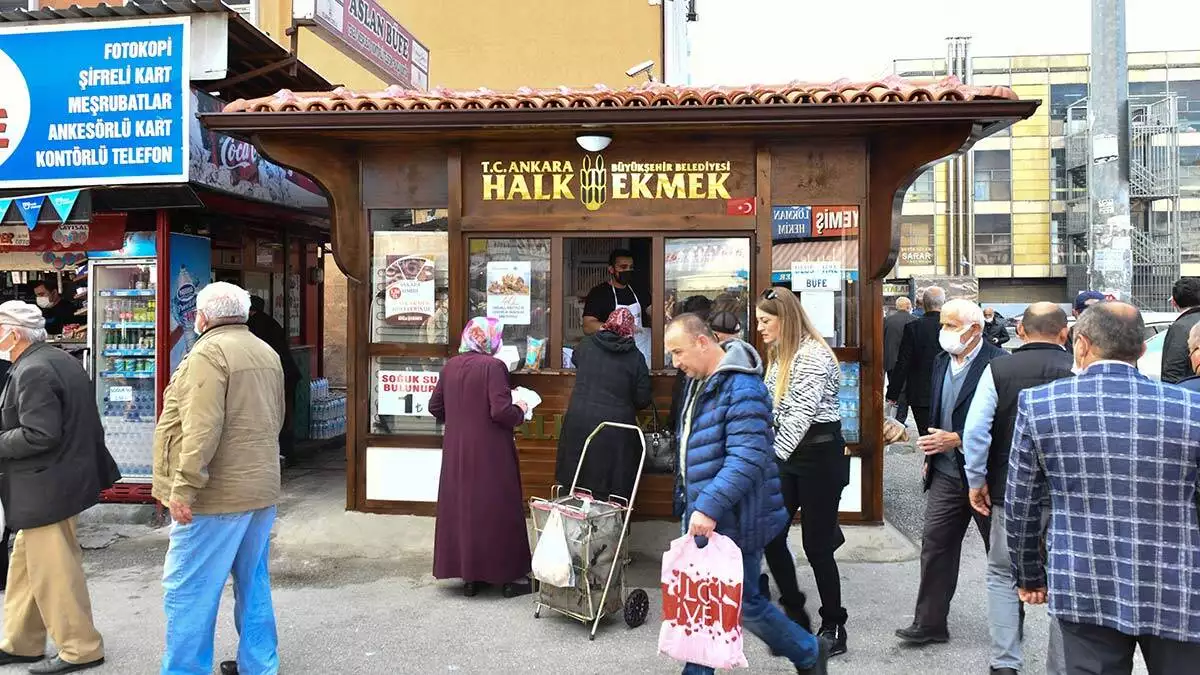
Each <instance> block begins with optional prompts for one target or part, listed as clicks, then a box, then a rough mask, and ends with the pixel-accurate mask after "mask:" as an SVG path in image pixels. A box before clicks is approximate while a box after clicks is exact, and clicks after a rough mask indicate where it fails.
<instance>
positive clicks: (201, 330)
mask: <svg viewBox="0 0 1200 675" xmlns="http://www.w3.org/2000/svg"><path fill="white" fill-rule="evenodd" d="M204 328H208V326H205V327H204ZM204 328H201V327H200V315H199V314H196V320H195V321H194V322H192V330H194V331H196V335H204Z"/></svg>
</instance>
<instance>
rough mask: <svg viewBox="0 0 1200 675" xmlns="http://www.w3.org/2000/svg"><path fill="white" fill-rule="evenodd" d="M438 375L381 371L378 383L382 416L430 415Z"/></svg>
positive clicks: (378, 397)
mask: <svg viewBox="0 0 1200 675" xmlns="http://www.w3.org/2000/svg"><path fill="white" fill-rule="evenodd" d="M437 383H438V374H437V373H430V372H425V371H410V370H381V371H379V377H378V382H377V392H378V394H377V398H376V400H377V401H378V403H379V414H380V415H399V416H405V417H411V416H418V415H426V416H428V415H429V397H430V396H432V395H433V390H434V388H435V387H437Z"/></svg>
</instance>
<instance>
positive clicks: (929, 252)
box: [899, 216, 934, 265]
mask: <svg viewBox="0 0 1200 675" xmlns="http://www.w3.org/2000/svg"><path fill="white" fill-rule="evenodd" d="M933 249H934V241H933V216H902V217H901V219H900V260H899V262H900V264H901V265H932V264H933V255H934V253H933Z"/></svg>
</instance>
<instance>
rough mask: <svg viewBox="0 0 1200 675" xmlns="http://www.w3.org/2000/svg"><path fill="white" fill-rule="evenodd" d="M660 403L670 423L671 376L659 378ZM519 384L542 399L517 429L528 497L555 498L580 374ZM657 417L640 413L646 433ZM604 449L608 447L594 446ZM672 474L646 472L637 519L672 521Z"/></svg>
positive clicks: (522, 377)
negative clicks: (561, 441)
mask: <svg viewBox="0 0 1200 675" xmlns="http://www.w3.org/2000/svg"><path fill="white" fill-rule="evenodd" d="M652 379H653V388H654V399H655V404H656V405H657V406H658V411H659V414H660V415H661V416H662V417H663V418H664V419H665V418H666V416H667V415H668V414H669V413H670V410H671V390H672V386H673V385H674V382H675V378H674V376H671V375H656V376H653V378H652ZM513 384H514V385H515V386H523V387H528V388H530V389H533V390H534V391H536V392H537V393H538V395H539V396H541V397H542V404H541V405H539V406H538V408H537V411H536V413H535V414H534V417H533V419H532V420H530V421H529V422H526V423H525V424H524V425H522V426H521V427H519V428H518V429H517V452H518V454H519V455H520V458H521V483H522V487H523V488H524V490H525V499H526V500H528V499H529V498H530V497H549V496H550V488H551V487H552V486H553V485H554V483H555V480H554V466H555V458H556V457H557V453H558V436H559V431H560V429H561V427H562V419H563V416H564V415H565V414H566V411H567V405H568V404H569V403H570V397H571V388H572V387H573V386H574V384H575V376H574V375H551V374H545V375H539V374H519V375H514V376H513ZM651 419H652V413H651V412H650V411H649V410H647V411H643V412H642V413H640V415H639V418H638V424H639V426H641V427H642V428H643V429H650V428H651ZM592 450H593V451H603V448H593V449H592ZM673 489H674V480H673V479H672V477H671V476H664V475H661V474H645V475H644V476H643V479H642V483H641V486H640V487H639V488H638V496H637V499H636V501H635V502H634V515H635V517H638V518H643V519H645V518H657V519H661V518H670V517H671V510H672V494H671V493H672V490H673Z"/></svg>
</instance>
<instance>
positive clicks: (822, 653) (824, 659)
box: [796, 636, 832, 675]
mask: <svg viewBox="0 0 1200 675" xmlns="http://www.w3.org/2000/svg"><path fill="white" fill-rule="evenodd" d="M831 647H832V645H831V643H830V642H829V640H828V639H827V638H825V637H823V636H818V637H817V662H816V663H814V664H813V665H812V666H811V667H809V668H801V667H799V666H797V667H796V672H797V673H799V674H800V675H829V650H830V648H831Z"/></svg>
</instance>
